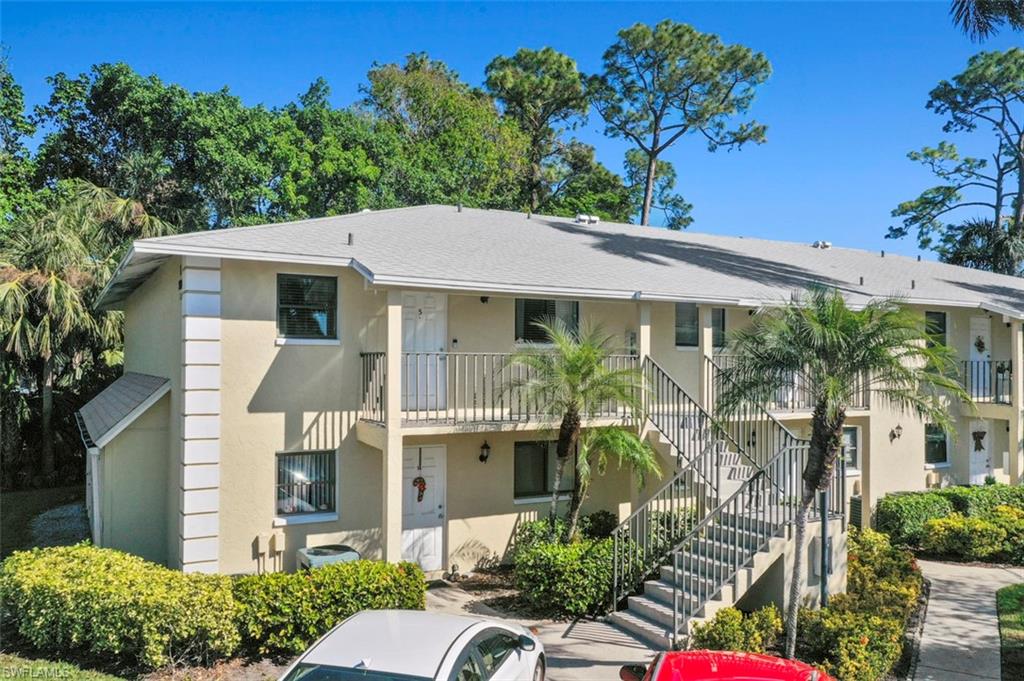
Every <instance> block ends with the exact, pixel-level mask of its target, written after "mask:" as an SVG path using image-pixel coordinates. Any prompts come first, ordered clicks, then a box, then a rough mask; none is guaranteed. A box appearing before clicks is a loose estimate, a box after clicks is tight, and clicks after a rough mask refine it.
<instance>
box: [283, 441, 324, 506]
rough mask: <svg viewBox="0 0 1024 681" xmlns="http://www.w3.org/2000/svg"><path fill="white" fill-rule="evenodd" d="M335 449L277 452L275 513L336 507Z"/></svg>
mask: <svg viewBox="0 0 1024 681" xmlns="http://www.w3.org/2000/svg"><path fill="white" fill-rule="evenodd" d="M336 453H337V452H336V451H335V450H333V449H328V450H321V451H310V452H279V453H278V454H277V506H276V508H277V515H278V516H294V515H301V514H304V513H334V512H336V511H337V498H336V497H337V479H336V477H335V470H336V465H335V458H336Z"/></svg>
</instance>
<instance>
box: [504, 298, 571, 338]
mask: <svg viewBox="0 0 1024 681" xmlns="http://www.w3.org/2000/svg"><path fill="white" fill-rule="evenodd" d="M579 318H580V304H579V303H578V302H576V301H575V300H542V299H539V298H517V299H516V342H517V343H523V342H530V343H546V342H548V335H547V333H545V331H544V329H542V328H540V327H539V326H537V322H544V323H548V322H550V321H551V320H552V319H561V320H562V322H564V323H565V325H566V326H567V327H569V329H570V330H571V331H575V330H576V329H577V328H579Z"/></svg>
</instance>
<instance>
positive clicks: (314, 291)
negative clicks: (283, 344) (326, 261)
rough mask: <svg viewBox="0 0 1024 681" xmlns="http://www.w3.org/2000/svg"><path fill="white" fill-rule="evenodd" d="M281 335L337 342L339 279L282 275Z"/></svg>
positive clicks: (279, 284)
mask: <svg viewBox="0 0 1024 681" xmlns="http://www.w3.org/2000/svg"><path fill="white" fill-rule="evenodd" d="M277 336H278V338H301V339H307V340H311V339H317V340H337V338H338V279H337V277H314V276H311V275H305V274H278V275H277Z"/></svg>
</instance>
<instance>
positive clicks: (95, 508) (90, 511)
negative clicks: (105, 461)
mask: <svg viewBox="0 0 1024 681" xmlns="http://www.w3.org/2000/svg"><path fill="white" fill-rule="evenodd" d="M75 422H76V423H77V424H78V434H79V435H80V436H81V438H82V444H83V445H85V452H86V462H85V476H86V490H85V511H86V515H87V516H88V518H89V533H90V534H91V535H92V543H93V544H94V545H95V546H102V545H103V543H102V538H103V524H102V523H103V518H102V515H103V514H102V513H101V507H100V454H101V453H102V452H103V448H102V447H100V446H99V445H97V444H96V443H95V442H93V441H92V437H90V436H89V431H88V430H87V429H86V427H85V422H84V421H83V420H82V415H81V414H80V413H79V412H75Z"/></svg>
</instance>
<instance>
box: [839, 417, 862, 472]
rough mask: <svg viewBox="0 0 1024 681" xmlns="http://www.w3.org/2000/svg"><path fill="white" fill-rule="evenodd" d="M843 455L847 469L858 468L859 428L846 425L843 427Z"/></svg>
mask: <svg viewBox="0 0 1024 681" xmlns="http://www.w3.org/2000/svg"><path fill="white" fill-rule="evenodd" d="M843 457H844V458H845V460H846V468H847V469H851V468H852V469H854V470H858V469H860V428H859V427H858V426H846V427H845V428H843Z"/></svg>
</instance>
